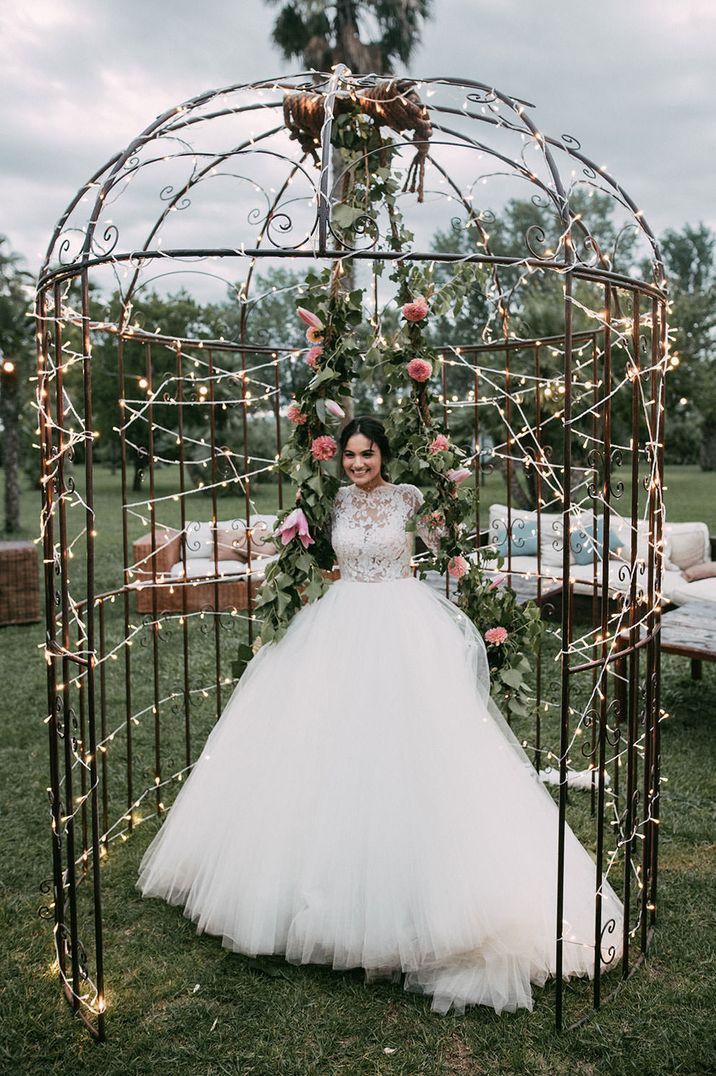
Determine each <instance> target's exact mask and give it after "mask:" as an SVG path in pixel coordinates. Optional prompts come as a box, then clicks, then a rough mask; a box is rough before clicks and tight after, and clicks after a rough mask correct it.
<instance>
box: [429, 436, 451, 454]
mask: <svg viewBox="0 0 716 1076" xmlns="http://www.w3.org/2000/svg"><path fill="white" fill-rule="evenodd" d="M449 448H450V442H449V441H448V439H447V437H446V436H445V434H444V433H439V434H438V435H437V437H436V438H435V439H434V440H433V441H431V442H430V445H429V450H430V452H447V450H448V449H449Z"/></svg>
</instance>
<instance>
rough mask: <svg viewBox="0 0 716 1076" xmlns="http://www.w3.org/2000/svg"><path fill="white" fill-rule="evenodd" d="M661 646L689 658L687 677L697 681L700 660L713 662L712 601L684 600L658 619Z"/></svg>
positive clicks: (715, 628)
mask: <svg viewBox="0 0 716 1076" xmlns="http://www.w3.org/2000/svg"><path fill="white" fill-rule="evenodd" d="M661 649H662V651H663V652H664V653H667V654H680V655H681V656H682V657H685V658H690V659H691V676H692V679H694V680H700V679H701V676H702V662H704V661H716V603H713V602H686V604H685V605H679V606H677V608H676V609H671V610H670V611H669V612H668V613H664V614H663V615H662V618H661Z"/></svg>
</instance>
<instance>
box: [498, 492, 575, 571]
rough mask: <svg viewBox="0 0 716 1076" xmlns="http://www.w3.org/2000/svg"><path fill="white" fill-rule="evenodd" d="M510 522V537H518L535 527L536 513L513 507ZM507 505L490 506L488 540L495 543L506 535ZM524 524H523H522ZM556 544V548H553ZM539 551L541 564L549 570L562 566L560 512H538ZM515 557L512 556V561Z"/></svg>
mask: <svg viewBox="0 0 716 1076" xmlns="http://www.w3.org/2000/svg"><path fill="white" fill-rule="evenodd" d="M509 518H510V521H511V524H512V538H513V542H514V540H515V539H519V538H520V536H521V535H523V534H524V535H527V534H529V533H530V531H531V530H532V526H534V528H535V530H536V528H537V513H536V512H528V511H526V510H525V509H523V508H513V509H512V515H511V516H510V517H509ZM507 521H508V513H507V505H506V504H493V505H491V507H490V523H489V542H490V544H491V545H496V544H497V543H498V542H499V541H501V540H504V539H505V538H506V537H507ZM522 524H524V526H522ZM555 546H556V548H555ZM540 553H541V557H542V564H543V566H547V565H548V566H549V568H550V571H551V570H552V569H553V568H555V567H559V568H561V567H562V513H561V512H540ZM516 559H517V558H515V557H513V558H512V563H513V565H514V562H515V560H516Z"/></svg>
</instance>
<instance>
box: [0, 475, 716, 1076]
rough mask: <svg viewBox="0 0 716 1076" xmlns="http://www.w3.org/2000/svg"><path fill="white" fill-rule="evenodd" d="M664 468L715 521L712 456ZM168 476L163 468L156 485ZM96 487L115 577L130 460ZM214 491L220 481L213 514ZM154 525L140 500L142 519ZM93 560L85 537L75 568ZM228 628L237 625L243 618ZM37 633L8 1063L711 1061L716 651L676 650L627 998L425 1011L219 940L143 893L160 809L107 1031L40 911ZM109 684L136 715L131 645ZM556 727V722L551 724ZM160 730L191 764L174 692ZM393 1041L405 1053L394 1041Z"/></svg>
mask: <svg viewBox="0 0 716 1076" xmlns="http://www.w3.org/2000/svg"><path fill="white" fill-rule="evenodd" d="M666 482H667V485H668V492H667V504H668V518H669V519H670V520H678V519H705V520H706V521H707V522H708V523H709V525H710V528H711V530H712V532H716V475H705V474H703V473H701V472H700V471H698V470H697V469H695V468H674V469H671V470H669V472H668V473H667V476H666ZM257 489H258V495H257V498H256V500H257V507H258V508H259V509H266V510H268V509H270V508H271V506H272V504H273V493H272V490H271V488H270V487H260V486H259V487H257ZM163 491H165V492H168V491H169V487H168V486H165V476H164V474H163V473H162V472H159V475H158V490H157V492H158V493H160V494H161V493H162V492H163ZM627 492H628V491H627ZM96 494H97V507H98V518H97V530H98V539H97V541H98V583H99V585H100V587H101V588H105V587H106V588H110V587H112V586H114V585H116V584H117V582H118V579H117V576H118V574H119V573H120V572H121V557H120V549H121V546H120V541H121V534H120V530H119V519H118V516H119V512H118V500H119V483H118V479H117V478H113V477H112V476H111V475H110V474H109V473H108V472H107V471H105V470H103V469H98V473H97V477H96ZM142 496H143V495H140V498H139V499H141V497H142ZM497 499H500V500H502V499H503V493H502V486H501V482H500V480H499V478H497V477H496V476H492V477H491V478H490V479H489V481H488V484H487V486H486V490H485V504H487V503H489V502H490V501H493V500H497ZM232 503H233V504H235V503H236V502H229V501H227V502H224V503H222V506H221V509H220V515H222V516H223V515H226V516H229V515H231V514H232V511H235V508H231V507H230V505H231V504H232ZM209 504H210V501H209V500H208V499H206V500H205V501H204V507H205V509H206V513H205V515H204V518H206V515H208V514H209V513H208V506H209ZM224 505H225V506H226V509H227V510H226V512H224ZM138 511H141V509H138ZM177 513H178V509H177V505H176V503H175V502H173V501H171V500H169V501H167V502H166V503H165V505H164V507H163V508H162V511H161V513H160V517H159V518H160V519H161V521H162V522H166V523H173V522H176V519H177ZM191 514H192V513H190V515H191ZM194 514H196V515H199V512H198V511H197V512H196V513H194ZM38 516H39V506H38V503H37V495H36V494H34V493H31V492H30V491H28V490H26V491H25V495H24V499H23V526H24V533H25V534H26V535H27V536H35V535H36V533H37V520H38ZM143 529H144V528H143V525H142V523H141V520H140V519H137V520H136V523H135V524H134V526H133V536H136V535H138V534H139V533H141V532H142V530H143ZM82 560H83V557H82V552H81V550H80V549H79V548H78V550H77V557H76V568H77V571H78V578H79V576H80V575H81V569H82ZM232 627H236V628H237V629H238V623H237V624H236V625H232ZM120 629H121V619H120V616H119V610H118V609H117V608H112V609H110V610H109V611H108V614H107V630H108V636H109V637H110V638H112V637H113V633H117V632H119V631H120ZM192 631H195V635H194V636H193V637H192V683H202V682H204V681H205V680H206V681H207V682H208V681H210V680H211V678H212V676H213V666H212V661H213V658H212V656H211V648H210V645H209V643H206V644H203V643H202V632H201V624H200V623H197V624H195V625H193V626H192ZM237 633H238V632H236V631H235V632H231V631H229V632H227V637H226V638H225V639H223V643H222V657H223V658H224V660H225V662H228V660H229V657H230V655H231V652H232V650H233V648H234V646H235V642H236V635H237ZM176 638H177V636H176V634H175V636H174V639H175V640H176ZM210 638H211V637H210ZM41 643H42V626H41V625H31V626H28V627H21V628H3V629H0V654H1V655H2V675H3V692H2V717H3V721H2V728H3V731H4V735H3V739H2V748H1V750H0V766H1V767H2V769H1V773H0V781H1V782H2V784H1V787H2V795H3V818H4V824H3V827H2V833H1V835H0V855H1V857H2V859H1V862H2V868H3V869H2V917H3V918H2V927H3V937H4V942H5V944H4V946H3V951H4V957H3V959H4V969H3V972H2V983H3V1011H2V1018H3V1035H2V1040H1V1041H0V1071H3V1072H5V1071H7V1072H8V1073H9V1074H15V1073H17V1074H25V1073H27V1074H35V1073H37V1074H40V1073H42V1074H43V1076H44V1074H57V1076H64V1074H66V1073H70V1072H71V1073H72V1074H73V1076H83V1074H89V1073H103V1074H108V1076H114V1074H116V1076H120V1074H122V1076H125V1074H134V1073H137V1074H139V1073H155V1072H156V1073H165V1072H167V1073H168V1072H174V1073H177V1074H182V1076H183V1074H184V1073H199V1074H204V1073H206V1074H216V1076H219V1074H237V1076H238V1074H244V1073H253V1074H260V1076H278V1074H281V1076H283V1074H286V1076H289V1074H290V1076H314V1074H315V1076H324V1074H334V1073H340V1074H342V1076H343V1074H346V1076H349V1074H350V1076H353V1074H356V1076H359V1074H360V1076H362V1074H381V1076H383V1074H393V1073H396V1074H402V1076H414V1074H425V1076H437V1074H445V1076H452V1074H456V1073H469V1074H473V1073H474V1074H482V1073H485V1074H488V1073H489V1074H490V1076H492V1074H495V1073H499V1074H502V1073H528V1074H530V1076H531V1074H533V1073H534V1074H546V1076H552V1074H561V1073H577V1074H581V1076H587V1074H596V1073H599V1074H602V1073H603V1074H607V1073H608V1074H610V1076H611V1074H614V1076H619V1074H622V1073H639V1074H642V1076H643V1074H648V1076H651V1074H664V1076H671V1074H672V1073H673V1074H675V1073H684V1074H696V1073H706V1072H709V1071H714V1070H715V1069H716V1052H714V1045H713V1043H714V1035H713V1030H714V1011H715V1008H716V1006H714V1002H713V996H714V993H715V992H716V991H715V989H714V987H715V975H714V971H715V964H716V943H715V939H716V929H715V928H716V922H715V920H716V904H715V902H714V900H713V878H714V873H715V871H716V855H715V854H714V836H713V835H714V813H715V812H714V803H715V802H716V778H715V777H714V773H715V771H716V767H715V766H714V762H715V759H714V754H715V752H714V728H713V723H714V720H715V719H716V667H714V666H711V665H707V666H706V667H705V670H704V680H703V681H702V682H701V683H700V684H696V683H694V682H692V681H691V680H690V679H689V674H688V662H686V661H684V660H679V659H677V658H674V657H667V656H665V657H664V659H663V669H664V690H663V704H664V706H665V708H666V709H667V710H668V711H669V713H670V715H671V716H670V718H669V720H667V721H666V722H665V724H664V726H663V772H664V774H665V776H666V777H667V779H668V782H667V783H666V784H665V785H664V789H663V802H662V812H661V813H662V825H661V829H660V851H661V857H660V883H659V919H658V930H657V935H656V943H655V947H654V952H653V954H652V957H651V959H650V960H649V962H648V964H647V966H646V967H645V968H644V969H642V970H641V971H639V972H638V973H637V974H636V975H635V976H634V977H633V978H632V979H631V980H630V981H629V982H628V983H627V984H625V986H624V988H623V990H622V992H621V995H620V996H619V998H618V999H616V1000H615V1001H613V1002H610V1003H609V1004H608V1005H606V1006H605V1007H604V1008H603V1009H602V1011H601V1012H600V1013H599V1014H598V1015H596V1016H593V1017H592V1018H591V1019H590V1021H589V1022H588V1023H587V1024H586V1025H585V1026H584V1027H582V1028H581V1029H579V1030H577V1031H574V1032H570V1033H568V1034H564V1035H561V1036H558V1035H556V1034H555V1033H554V1031H553V990H552V989H551V988H550V987H549V986H548V987H547V988H546V989H545V990H543V991H541V990H536V991H535V1009H534V1012H533V1013H531V1014H529V1013H525V1012H520V1013H518V1014H515V1015H511V1016H508V1015H503V1016H501V1017H498V1016H496V1014H495V1013H494V1012H492V1011H491V1010H487V1009H483V1008H473V1009H470V1010H468V1012H467V1014H466V1015H465V1016H448V1017H440V1016H438V1015H436V1014H433V1013H431V1012H430V1004H429V1000H428V999H426V998H421V997H420V996H418V995H415V994H410V993H405V992H403V991H402V990H401V988H400V987H399V986H397V985H389V984H376V985H373V986H370V987H367V986H365V985H364V983H363V973H362V972H361V971H360V970H355V971H351V972H334V971H332V970H331V969H329V968H322V967H316V966H310V967H294V966H293V965H288V964H285V962H283V961H282V960H280V959H278V958H277V959H273V960H270V959H264V960H261V961H258V962H256V963H254V962H251V961H249V960H247V959H245V958H244V957H241V956H238V955H236V954H231V953H229V952H227V951H226V950H224V949H222V948H221V945H220V943H219V942H218V941H217V940H216V939H214V938H210V937H200V938H199V937H197V936H196V935H195V933H194V927H193V925H192V924H191V923H190V922H188V921H187V920H185V919H184V918H183V917H182V915H181V912H180V911H179V910H178V909H176V908H169V907H167V906H166V905H164V904H163V903H162V902H159V901H142V900H141V899H140V898H139V896H138V894H137V892H136V890H135V888H134V879H135V877H136V872H137V866H138V863H139V860H140V858H141V855H142V852H143V850H144V848H145V847H146V845H147V843H148V842H149V840H150V839H151V836H152V835H153V833H154V832H155V828H156V822H155V821H154V820H152V819H151V818H150V819H149V820H148V821H147V823H146V825H142V826H140V827H139V828H138V830H137V832H136V834H135V835H134V836H133V837H132V838H131V839H130V840H129V841H127V843H126V844H117V845H115V846H114V847H113V848H112V850H111V853H110V855H109V857H108V859H107V861H106V862H105V863H104V865H103V868H102V879H103V900H104V910H105V927H106V937H105V943H106V974H107V984H108V989H107V1004H108V1017H107V1019H108V1042H107V1043H106V1044H105V1045H103V1046H97V1045H96V1044H94V1043H92V1042H91V1041H89V1039H88V1037H87V1035H86V1033H85V1032H84V1031H83V1030H82V1029H81V1027H80V1026H79V1024H78V1023H76V1022H75V1021H73V1020H72V1018H71V1016H70V1014H69V1010H68V1009H67V1007H66V1005H65V1002H64V1001H63V1000H62V999H61V997H60V993H59V990H58V986H57V981H56V976H55V973H54V972H53V971H52V970H51V963H52V957H53V952H52V942H51V935H50V929H49V925H48V923H46V922H44V921H43V920H41V919H39V918H38V917H37V909H38V907H39V906H40V905H41V904H42V903H44V902H45V901H46V900H47V897H46V896H45V895H43V894H41V892H40V889H39V887H40V884H41V882H42V881H43V879H46V878H47V877H48V876H49V874H50V841H49V826H48V806H47V796H46V791H45V790H46V787H47V783H48V777H47V761H46V754H47V729H46V726H45V725H44V723H43V718H44V716H45V708H46V702H45V671H44V664H43V661H42V657H41V653H40V650H39V649H38V648H39V646H40V645H41ZM179 650H180V647H179V646H176V645H174V643H173V641H172V636H171V634H170V635H168V637H167V641H166V642H164V643H163V644H162V647H161V656H160V662H161V667H162V673H163V676H164V677H165V678H166V680H167V681H171V679H172V677H176V676H179V674H180V665H181V660H180V655H179ZM555 650H556V641H555V640H554V639H553V638H552V637H551V636H550V637H548V640H547V643H546V651H547V658H549V656H550V655H553V654H554V653H555ZM148 659H149V652H148V651H147V650H143V649H142V648H141V647H138V648H137V656H136V658H135V659H134V660H135V661H136V662H137V665H136V666H135V669H136V670H137V671H139V672H140V673H141V669H142V668H143V665H142V663H143V662H148ZM545 666H546V668H547V673H546V675H547V676H548V678H549V677H552V676H553V675H554V672H553V671H551V670H552V669H554V668H555V665H554V662H552V661H549V660H546V661H545ZM226 667H227V666H226V665H225V666H224V668H226ZM141 679H142V678H141V675H140V677H138V680H139V681H140V682H139V683H138V685H137V697H136V698H135V700H134V703H135V708H136V706H137V705H141V704H142V702H143V700H144V698H145V695H143V694H142V692H143V691H144V692H145V693H146V698H147V699H150V686H149V684H146V685H145V684H142V683H141ZM107 691H108V702H109V707H108V709H109V712H110V716H111V717H114V715H115V713H118V714H119V719H120V720H121V715H122V705H123V698H122V691H123V687H122V676H121V662H117V663H115V669H114V670H112V672H111V673H109V672H108V683H107ZM215 710H216V700H215V697H214V695H212V694H211V692H209V693H208V697H207V698H203V697H202V696H201V695H200V696H199V698H197V700H196V704H195V706H194V708H193V713H192V722H193V727H192V735H193V737H194V740H193V742H194V743H198V742H200V741H201V738H202V737H203V736H204V735H205V733H206V731H208V729H209V728H210V727H211V723H212V721H213V719H214V717H215ZM175 718H176V720H175ZM553 733H554V730H553V729H550V728H548V736H549V735H553ZM163 734H164V736H165V749H166V751H167V752H168V753H169V754H170V755H173V757H174V761H176V762H178V763H179V764H180V763H181V757H182V751H183V739H182V735H183V733H182V721H181V715H173V714H172V710H171V707H167V711H166V719H165V724H164V726H163ZM118 743H119V741H118ZM151 743H152V730H151V728H150V727H149V726H146V727H145V726H144V725H143V724H142V725H140V726H139V727H138V728H137V730H136V749H137V754H138V762H137V772H136V774H135V778H136V781H137V782H138V783H139V782H141V780H142V779H144V780H146V779H147V778H146V775H145V774H144V773H143V766H145V764H146V763H147V760H149V759H150V756H151ZM117 750H118V756H117V757H115V758H113V759H112V760H111V761H112V765H111V768H110V782H109V784H110V804H109V805H110V814H111V817H115V816H116V814H117V813H118V812H121V804H122V794H123V785H124V771H123V768H122V764H121V747H120V746H118V748H117ZM580 797H581V798H580ZM587 799H588V797H585V796H584V794H578V793H575V794H574V795H573V796H572V797H571V808H570V809H571V811H572V814H571V816H570V821H571V823H572V824H573V825H575V827H576V828H577V830H578V832H579V833H580V836H582V837H583V839H585V840H588V839H589V813H588V810H587V809H586V806H585V802H586V800H587ZM147 813H148V814H151V812H147ZM84 899H85V898H84V897H83V900H84ZM584 997H585V994H584V991H583V990H581V989H580V987H579V986H578V987H577V989H576V992H575V994H574V995H572V994H571V993H570V994H569V995H568V1002H567V1004H568V1012H569V1014H570V1015H572V1014H573V1015H577V1014H578V1013H579V1012H581V1011H582V1010H583V1008H584V1003H583V999H584ZM386 1048H388V1049H391V1050H394V1051H395V1052H394V1053H390V1054H386V1053H385V1052H384V1051H385V1049H386Z"/></svg>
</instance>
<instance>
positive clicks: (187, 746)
mask: <svg viewBox="0 0 716 1076" xmlns="http://www.w3.org/2000/svg"><path fill="white" fill-rule="evenodd" d="M176 357H177V416H178V417H177V422H178V427H177V435H178V438H179V526H180V529H181V546H180V548H181V559H182V575H181V581H180V586H181V626H182V657H183V665H184V686H183V691H182V694H183V696H184V765H185V766H190V765H191V690H190V686H189V619H188V617H187V611H188V609H187V599H188V592H187V585H188V584H187V575H186V458H185V453H184V372H183V356H182V351H181V347H177V351H176Z"/></svg>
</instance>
